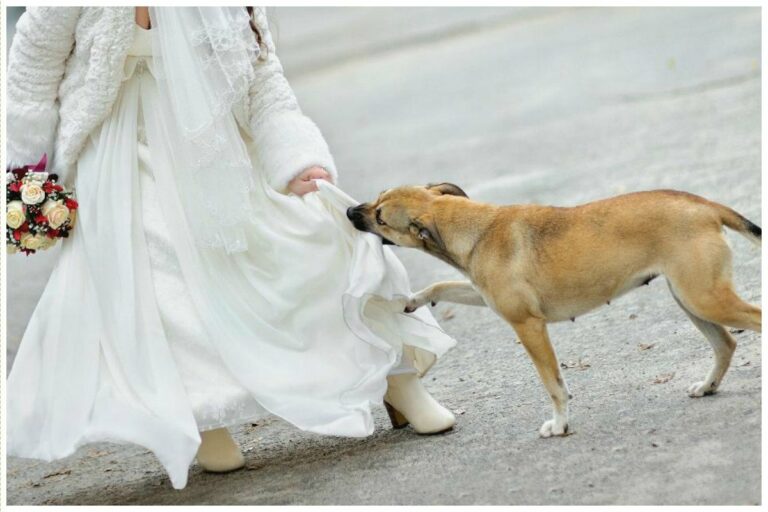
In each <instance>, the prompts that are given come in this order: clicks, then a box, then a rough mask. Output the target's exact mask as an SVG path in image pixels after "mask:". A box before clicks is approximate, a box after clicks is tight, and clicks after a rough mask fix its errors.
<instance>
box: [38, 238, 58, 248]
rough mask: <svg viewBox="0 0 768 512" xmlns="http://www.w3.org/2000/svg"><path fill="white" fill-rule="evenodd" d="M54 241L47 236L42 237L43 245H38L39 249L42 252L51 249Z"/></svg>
mask: <svg viewBox="0 0 768 512" xmlns="http://www.w3.org/2000/svg"><path fill="white" fill-rule="evenodd" d="M56 240H57V239H56V238H51V237H48V236H44V237H43V243H42V244H40V249H42V250H46V249H50V248H51V247H53V246H54V245H56Z"/></svg>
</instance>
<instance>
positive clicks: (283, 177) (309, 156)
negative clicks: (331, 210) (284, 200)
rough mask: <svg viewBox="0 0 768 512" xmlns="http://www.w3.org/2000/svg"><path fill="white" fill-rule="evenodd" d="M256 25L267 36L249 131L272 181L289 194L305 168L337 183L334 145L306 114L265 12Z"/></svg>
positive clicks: (256, 14) (261, 11)
mask: <svg viewBox="0 0 768 512" xmlns="http://www.w3.org/2000/svg"><path fill="white" fill-rule="evenodd" d="M253 20H254V22H255V24H256V28H257V29H258V30H259V34H260V36H261V44H260V46H261V53H260V55H259V57H258V59H256V60H255V63H254V68H255V75H256V78H255V80H254V82H253V83H252V84H251V87H250V93H249V96H250V114H249V116H250V118H249V127H250V131H251V134H252V136H253V140H254V142H255V144H256V148H257V151H258V154H259V159H260V162H261V164H262V168H263V169H264V171H265V172H266V173H267V181H268V182H269V183H270V185H271V186H272V187H273V188H275V189H276V190H278V191H281V192H283V191H285V189H286V186H287V185H288V182H290V181H291V180H292V179H293V178H295V177H296V176H297V175H298V174H300V173H301V172H302V171H303V170H304V169H306V168H308V167H312V166H315V165H317V166H320V167H324V168H325V169H326V170H327V171H328V173H330V175H331V179H332V180H333V182H334V183H336V179H337V173H336V166H335V164H334V162H333V157H332V156H331V153H330V150H329V149H328V144H327V143H326V142H325V139H324V138H323V136H322V134H321V133H320V130H319V129H318V128H317V126H316V125H315V123H313V122H312V120H311V119H309V118H308V117H307V116H305V115H304V114H302V112H301V109H300V108H299V104H298V102H297V101H296V96H295V95H294V94H293V90H291V87H290V85H289V84H288V81H287V80H286V79H285V76H284V75H283V68H282V66H281V65H280V60H279V59H278V58H277V55H276V54H275V45H274V42H273V41H272V36H271V34H270V32H269V26H268V24H267V17H266V14H265V11H264V8H263V7H256V8H255V9H254V16H253Z"/></svg>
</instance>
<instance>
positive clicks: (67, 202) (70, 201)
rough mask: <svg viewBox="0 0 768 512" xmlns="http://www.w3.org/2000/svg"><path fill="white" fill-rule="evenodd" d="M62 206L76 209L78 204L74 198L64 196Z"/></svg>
mask: <svg viewBox="0 0 768 512" xmlns="http://www.w3.org/2000/svg"><path fill="white" fill-rule="evenodd" d="M64 206H66V207H67V208H69V209H70V210H77V206H78V204H77V201H75V200H74V199H70V198H66V199H65V200H64Z"/></svg>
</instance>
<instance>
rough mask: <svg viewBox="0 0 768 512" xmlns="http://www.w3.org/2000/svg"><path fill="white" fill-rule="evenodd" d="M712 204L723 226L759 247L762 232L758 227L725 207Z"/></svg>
mask: <svg viewBox="0 0 768 512" xmlns="http://www.w3.org/2000/svg"><path fill="white" fill-rule="evenodd" d="M712 204H713V205H715V207H716V208H717V210H718V212H719V213H720V220H721V221H722V223H723V225H724V226H726V227H729V228H731V229H732V230H734V231H736V232H737V233H739V234H741V235H742V236H744V237H745V238H746V239H747V240H749V241H750V242H752V243H753V244H755V245H757V246H758V247H760V243H761V242H762V240H763V230H762V229H760V226H758V225H757V224H755V223H753V222H752V221H750V220H749V219H747V218H746V217H744V216H743V215H741V214H740V213H738V212H736V211H734V210H732V209H730V208H728V207H727V206H724V205H722V204H719V203H714V202H713V203H712Z"/></svg>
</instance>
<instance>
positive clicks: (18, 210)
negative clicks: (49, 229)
mask: <svg viewBox="0 0 768 512" xmlns="http://www.w3.org/2000/svg"><path fill="white" fill-rule="evenodd" d="M26 219H27V215H26V214H25V213H24V203H22V202H21V201H18V200H16V201H10V202H9V203H8V206H6V211H5V223H6V224H7V225H8V227H9V228H11V229H16V228H17V227H19V226H21V225H22V224H24V221H25V220H26Z"/></svg>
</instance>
